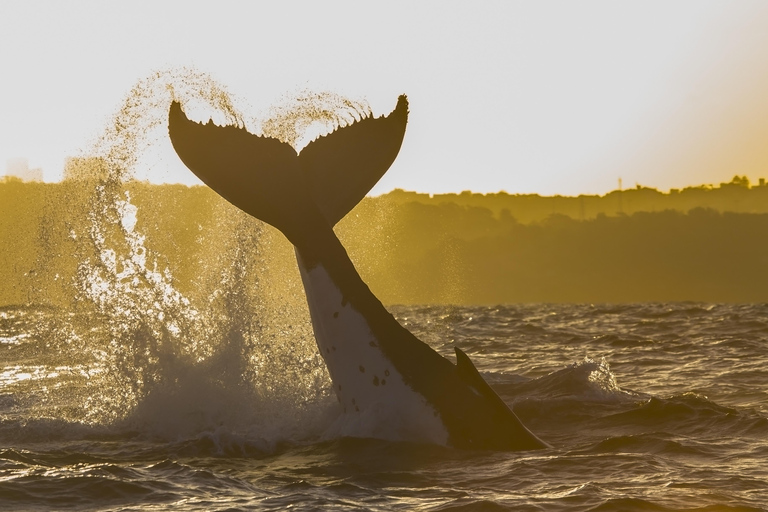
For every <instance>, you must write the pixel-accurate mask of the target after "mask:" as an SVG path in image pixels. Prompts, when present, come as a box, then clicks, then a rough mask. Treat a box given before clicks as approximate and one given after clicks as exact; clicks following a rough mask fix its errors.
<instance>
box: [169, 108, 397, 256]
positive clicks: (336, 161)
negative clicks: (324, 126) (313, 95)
mask: <svg viewBox="0 0 768 512" xmlns="http://www.w3.org/2000/svg"><path fill="white" fill-rule="evenodd" d="M407 121H408V99H407V98H406V97H405V96H400V97H399V98H398V101H397V106H396V107H395V109H394V110H393V111H392V112H391V113H390V114H389V115H387V116H382V117H378V118H375V117H373V116H368V117H365V118H363V119H361V120H359V121H357V122H354V123H352V124H350V125H347V126H343V127H340V128H338V129H336V130H335V131H333V132H331V133H329V134H328V135H325V136H322V137H319V138H318V139H316V140H314V141H312V142H310V143H309V145H307V146H306V147H305V148H304V149H303V150H302V151H301V153H299V154H297V153H296V151H295V150H294V149H293V147H291V146H290V145H289V144H287V143H284V142H281V141H279V140H277V139H274V138H271V137H262V136H258V135H253V134H251V133H249V132H248V131H247V130H246V129H245V128H241V127H237V126H217V125H215V124H213V122H212V121H208V123H206V124H201V123H197V122H194V121H191V120H189V119H188V118H187V116H186V115H185V114H184V111H183V110H182V108H181V105H180V104H179V103H178V102H176V101H174V102H173V103H172V104H171V108H170V111H169V114H168V133H169V135H170V138H171V142H172V144H173V148H174V149H175V150H176V153H177V154H178V155H179V157H180V158H181V160H182V162H184V164H185V165H186V166H187V167H188V168H189V169H190V170H191V171H192V172H193V173H195V175H196V176H197V177H198V178H200V179H201V180H202V181H203V182H204V183H205V184H206V185H208V186H209V187H211V188H212V189H213V190H215V191H216V192H217V193H219V194H220V195H221V196H223V197H224V198H225V199H227V200H228V201H229V202H231V203H232V204H234V205H235V206H237V207H238V208H240V209H242V210H244V211H245V212H247V213H249V214H250V215H253V216H254V217H256V218H258V219H261V220H263V221H265V222H267V223H269V224H271V225H273V226H274V227H276V228H277V229H279V230H280V231H282V232H283V233H284V234H285V235H286V236H287V237H288V239H289V240H291V241H292V242H293V243H294V244H295V245H298V244H299V243H300V242H301V240H303V239H304V238H305V232H306V231H307V230H308V229H311V228H312V226H316V224H315V223H316V222H322V223H324V224H327V225H328V226H331V227H332V226H334V225H335V224H336V223H337V222H338V221H339V220H341V219H342V217H344V216H345V215H346V214H347V213H348V212H349V211H350V210H351V209H352V208H354V207H355V205H356V204H357V203H358V202H360V200H361V199H362V198H363V197H364V196H365V194H367V193H368V191H369V190H370V189H371V188H372V187H373V186H374V185H375V184H376V182H378V181H379V179H380V178H381V177H382V176H383V175H384V173H385V172H386V171H387V169H389V166H390V165H392V162H394V160H395V158H396V157H397V154H398V152H399V151H400V146H401V144H402V142H403V137H404V135H405V126H406V123H407Z"/></svg>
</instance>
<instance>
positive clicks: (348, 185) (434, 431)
mask: <svg viewBox="0 0 768 512" xmlns="http://www.w3.org/2000/svg"><path fill="white" fill-rule="evenodd" d="M407 120H408V102H407V99H406V98H405V96H401V97H400V98H399V99H398V102H397V106H396V108H395V109H394V110H393V111H392V113H390V114H389V115H388V116H386V117H379V118H374V117H372V116H369V117H365V118H363V119H361V120H359V121H357V122H354V123H352V124H350V125H348V126H344V127H341V128H338V129H337V130H335V131H334V132H332V133H330V134H328V135H326V136H324V137H320V138H318V139H316V140H315V141H313V142H311V143H310V144H309V145H307V147H305V148H304V149H303V150H302V151H301V153H300V154H297V153H296V151H294V149H293V148H292V147H291V146H290V145H288V144H285V143H283V142H280V141H279V140H277V139H273V138H269V137H260V136H257V135H253V134H250V133H248V132H247V131H246V130H245V129H244V128H239V127H232V126H222V127H220V126H216V125H215V124H213V123H212V122H210V121H209V122H208V123H206V124H201V123H196V122H194V121H190V120H189V119H187V117H186V115H185V114H184V112H183V110H182V108H181V105H180V104H179V103H176V102H174V103H173V104H172V105H171V108H170V112H169V119H168V130H169V135H170V138H171V142H172V143H173V147H174V149H175V150H176V152H177V153H178V155H179V157H180V158H181V160H182V161H183V162H184V164H185V165H186V166H187V167H188V168H189V169H190V170H191V171H192V172H194V173H195V174H196V175H197V176H198V177H199V178H200V179H201V180H202V181H203V182H204V183H206V184H207V185H208V186H210V187H211V188H213V189H214V190H215V191H216V192H218V193H219V194H220V195H221V196H223V197H224V198H225V199H227V200H228V201H229V202H231V203H232V204H234V205H235V206H237V207H239V208H240V209H242V210H244V211H246V212H247V213H249V214H251V215H253V216H254V217H257V218H259V219H261V220H263V221H265V222H268V223H269V224H271V225H273V226H274V227H276V228H277V229H279V230H280V231H282V232H283V234H285V235H286V236H287V237H288V239H289V240H290V241H291V242H292V243H293V244H294V246H295V247H296V256H297V262H298V265H299V271H300V273H301V278H302V281H303V283H304V288H305V291H306V295H307V302H308V305H309V311H310V316H311V318H312V327H313V330H314V333H315V339H316V341H317V346H318V349H319V350H320V354H321V355H322V356H323V359H324V360H325V363H326V365H327V367H328V371H329V373H330V375H331V379H332V380H333V383H334V391H335V393H336V395H337V397H338V399H339V402H340V403H341V405H342V408H343V410H344V411H345V412H346V413H348V414H362V415H364V414H369V413H370V414H373V415H377V414H378V415H383V416H385V417H388V418H392V417H397V418H398V419H401V420H402V421H403V422H404V423H407V424H408V425H409V428H410V427H414V428H415V429H416V430H419V429H420V430H422V431H430V434H429V435H426V436H424V438H425V439H428V440H430V441H434V442H441V443H445V444H449V445H452V446H455V447H458V448H474V449H495V450H533V449H539V448H544V447H546V444H545V443H544V442H542V441H541V440H540V439H538V438H537V437H536V436H535V435H533V434H532V433H531V432H530V431H529V430H528V429H527V428H525V426H524V425H523V424H522V423H521V422H520V420H519V419H518V418H517V416H515V414H514V412H512V410H511V409H510V408H509V407H508V406H507V405H506V404H505V403H504V401H503V400H502V399H501V398H499V396H498V395H497V394H496V393H495V392H494V391H493V389H491V387H490V386H489V385H488V384H487V383H486V382H485V380H483V378H482V376H481V375H480V373H479V372H478V371H477V369H476V368H475V366H474V365H473V364H472V362H471V361H470V360H469V358H468V357H467V356H466V354H464V353H463V352H462V351H461V350H459V349H458V348H457V349H456V358H457V363H456V364H454V363H453V362H451V361H450V360H448V359H447V358H445V357H443V356H441V355H439V354H438V353H437V352H435V351H434V350H432V348H431V347H429V346H428V345H427V344H426V343H424V342H422V341H421V340H419V339H418V338H416V337H415V336H414V335H413V334H412V333H411V332H409V331H408V330H407V329H405V328H404V327H403V326H402V325H400V324H399V323H398V322H397V320H396V319H395V318H394V317H393V316H392V315H391V314H390V313H389V311H387V309H386V308H385V307H384V306H383V305H382V304H381V302H380V301H379V300H378V299H377V298H376V296H375V295H374V294H373V293H372V292H371V290H370V289H369V288H368V286H367V285H366V284H365V283H364V282H363V280H362V279H361V278H360V275H359V274H358V273H357V270H355V267H354V265H353V264H352V261H351V260H350V259H349V256H348V255H347V253H346V251H345V249H344V247H343V246H342V245H341V242H340V241H339V239H338V238H337V237H336V235H335V233H334V232H333V226H334V224H336V222H338V221H339V220H340V219H341V218H342V217H343V216H344V215H345V214H346V213H347V212H348V211H349V210H351V209H352V208H353V207H354V206H355V205H356V204H357V203H358V202H359V201H360V200H361V199H362V198H363V197H364V196H365V194H366V193H367V192H368V190H369V189H370V187H372V186H373V185H374V184H375V183H376V182H377V181H378V180H379V178H381V176H382V175H383V174H384V173H385V172H386V171H387V169H388V168H389V166H390V165H391V164H392V162H393V161H394V159H395V157H396V156H397V154H398V152H399V150H400V146H401V144H402V140H403V136H404V134H405V127H406V123H407Z"/></svg>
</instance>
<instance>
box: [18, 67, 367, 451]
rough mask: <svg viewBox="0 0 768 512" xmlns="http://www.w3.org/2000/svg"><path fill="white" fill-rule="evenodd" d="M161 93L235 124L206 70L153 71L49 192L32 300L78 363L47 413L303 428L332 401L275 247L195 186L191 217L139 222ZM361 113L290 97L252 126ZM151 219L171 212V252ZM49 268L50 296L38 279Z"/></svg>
mask: <svg viewBox="0 0 768 512" xmlns="http://www.w3.org/2000/svg"><path fill="white" fill-rule="evenodd" d="M172 100H178V101H181V102H182V104H183V105H184V108H185V110H187V111H188V112H192V114H193V115H195V114H198V116H199V114H200V112H202V113H203V114H202V117H206V116H211V117H212V118H213V120H214V122H216V123H217V124H236V125H239V126H245V124H246V123H245V121H244V117H243V115H242V114H241V113H240V112H238V111H237V110H236V109H235V107H234V104H233V101H232V100H231V98H230V96H229V95H228V94H227V93H226V91H225V90H224V89H223V88H222V87H221V86H219V85H218V84H216V82H215V81H214V80H213V79H212V78H211V77H210V76H208V75H205V74H202V73H199V72H196V71H194V70H189V69H181V70H174V71H163V72H158V73H155V74H153V75H152V76H150V77H148V78H146V79H144V80H141V81H140V82H138V84H137V85H136V86H135V87H134V88H133V89H132V90H131V91H130V93H129V94H128V96H127V98H126V99H125V101H124V102H123V104H122V106H121V107H120V109H119V110H118V112H117V114H116V115H115V116H114V118H113V120H112V121H111V123H110V124H109V126H108V127H107V129H106V130H105V132H104V134H103V135H102V136H101V137H100V138H99V139H98V140H97V141H96V142H95V143H94V144H93V147H92V148H91V149H90V150H88V151H87V152H85V153H84V155H86V156H81V158H80V160H79V162H80V168H79V169H78V173H77V175H76V176H75V177H76V179H71V180H69V181H67V182H65V183H64V184H63V185H64V187H63V188H62V190H63V191H60V192H58V195H57V196H52V197H50V198H49V201H48V210H47V211H46V212H45V213H44V218H43V222H41V236H40V243H41V245H42V246H44V247H43V249H44V250H42V251H41V252H40V255H41V256H40V258H39V260H40V261H38V263H37V265H36V268H37V269H38V270H39V272H37V273H35V274H34V275H33V277H32V279H35V280H36V282H37V283H38V285H39V286H36V287H33V288H34V289H35V290H37V292H36V293H35V294H34V296H33V297H31V302H37V303H49V304H55V305H57V306H59V307H62V308H63V309H64V310H65V311H67V312H68V314H67V315H62V316H61V318H62V320H61V321H59V322H58V323H57V325H55V326H51V325H47V326H46V327H45V328H44V330H45V332H47V334H46V335H45V336H47V343H48V344H53V345H55V346H56V347H57V349H58V350H59V352H68V353H71V354H73V357H74V358H76V359H79V360H80V362H81V363H82V364H83V365H84V368H85V369H84V370H83V379H82V387H80V388H79V389H77V390H72V389H70V390H68V392H69V393H70V394H71V395H72V396H76V397H77V399H74V400H71V403H72V406H71V407H69V408H68V409H67V412H66V414H64V413H63V412H62V411H47V414H49V415H53V416H56V415H59V416H65V417H66V418H67V419H68V420H71V421H81V422H86V423H90V424H107V423H108V424H112V425H114V424H125V425H126V426H127V427H128V428H138V429H141V430H148V431H151V432H153V433H154V434H157V435H161V436H163V437H175V436H189V435H196V434H199V433H200V432H206V431H215V430H220V429H222V428H224V429H227V430H228V431H230V432H246V433H249V435H251V434H252V437H253V436H255V437H257V438H259V439H261V440H263V441H266V442H267V443H271V442H276V441H278V440H279V439H280V438H281V437H283V436H292V437H293V438H296V437H297V436H298V437H299V438H300V437H302V435H303V436H305V437H306V436H313V435H317V434H319V432H320V431H319V430H318V429H319V428H320V427H318V426H317V421H318V420H317V419H316V418H324V417H325V416H327V414H325V413H327V412H328V411H329V410H331V409H333V407H334V406H332V405H330V404H331V402H332V401H331V400H330V396H329V389H330V386H329V382H330V381H329V378H328V375H327V371H326V369H325V366H324V364H323V362H322V359H321V358H320V356H319V354H318V353H317V350H316V347H315V343H314V339H313V336H312V332H311V326H310V323H309V320H308V312H307V309H306V303H305V300H304V295H303V290H302V288H301V283H300V280H299V279H298V275H297V272H296V270H295V268H294V267H295V265H294V263H293V256H292V254H291V253H292V251H291V247H290V245H289V244H288V242H287V241H285V240H284V239H283V238H282V236H281V235H280V234H279V233H277V232H276V231H275V230H273V229H272V228H270V227H268V226H265V225H264V224H262V223H261V222H260V221H257V220H256V219H253V218H250V217H249V216H247V215H246V214H244V213H243V212H241V211H239V210H237V209H235V208H234V207H232V206H231V205H229V204H227V203H226V202H224V201H223V200H221V199H220V198H218V197H216V196H215V195H214V194H212V193H209V192H210V191H208V190H207V189H203V190H201V192H200V193H198V194H197V198H196V199H195V200H196V201H197V206H198V207H199V208H198V209H199V211H201V212H202V213H201V216H200V217H198V218H196V219H188V220H187V219H174V218H172V217H171V218H169V216H168V213H167V212H166V214H165V215H162V216H160V219H161V220H160V221H159V222H161V224H159V225H157V226H155V229H154V231H153V230H152V227H153V226H152V221H154V220H155V219H150V218H147V217H145V211H147V214H146V215H147V216H149V215H151V213H150V212H153V211H154V212H157V209H158V208H164V207H165V205H158V204H157V201H160V200H161V198H152V197H147V193H146V191H145V190H144V189H143V188H142V185H141V183H139V182H136V181H133V179H132V178H133V176H134V175H135V170H136V168H137V166H139V165H140V163H141V161H142V158H143V154H144V153H146V152H147V151H151V150H152V148H153V147H155V146H156V145H157V144H166V145H167V144H169V143H168V141H167V133H166V132H165V130H166V126H165V122H166V119H167V112H168V107H169V105H170V102H171V101H172ZM369 113H370V110H369V109H368V107H367V106H366V105H364V104H362V103H360V102H352V101H349V100H345V99H344V98H341V97H339V96H336V95H333V94H330V93H321V94H314V95H312V94H309V93H303V94H302V95H300V96H298V97H297V98H294V99H289V100H286V104H285V105H283V106H280V107H275V108H274V109H273V110H272V111H271V114H272V118H271V119H267V120H266V121H264V122H263V123H262V127H263V130H264V132H265V133H268V134H269V135H272V136H278V137H279V138H281V139H283V140H286V141H288V142H290V143H292V144H297V143H299V142H300V141H301V140H302V137H304V134H305V132H307V130H308V129H315V132H316V133H319V132H317V126H321V128H322V130H325V131H330V130H332V129H334V128H335V127H337V126H340V125H342V124H344V123H348V122H351V121H353V120H355V119H359V118H360V117H362V116H365V115H368V114H369ZM318 123H319V124H318ZM312 127H314V128H312ZM170 213H172V211H171V212H170ZM163 221H165V222H176V223H184V222H185V221H186V222H188V224H189V225H188V226H187V227H188V229H187V230H188V231H192V232H193V233H194V236H190V239H189V240H188V241H187V242H189V243H184V244H182V243H178V242H176V241H174V240H172V241H170V244H165V246H168V245H170V246H172V247H177V248H178V251H177V252H178V255H176V256H174V255H172V254H167V253H165V254H164V253H163V252H162V251H158V250H153V244H154V245H155V246H158V245H162V244H159V242H157V240H162V237H163V236H167V235H165V233H164V230H163V226H162V222H163ZM148 232H151V235H152V236H149V237H148V234H147V233H148ZM54 272H55V280H56V281H57V282H58V283H59V287H58V288H56V289H55V290H54V288H51V287H49V286H48V285H47V282H48V281H49V280H50V279H51V278H52V277H53V273H54ZM42 330H43V328H41V332H42ZM78 354H79V355H78ZM83 354H87V357H86V356H83ZM62 392H63V391H62ZM323 411H325V413H324V412H323ZM318 412H320V414H318ZM309 418H315V419H313V420H311V421H310V420H309ZM296 429H303V434H301V433H299V434H296V432H292V430H294V431H295V430H296Z"/></svg>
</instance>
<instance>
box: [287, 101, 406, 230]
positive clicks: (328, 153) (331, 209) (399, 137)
mask: <svg viewBox="0 0 768 512" xmlns="http://www.w3.org/2000/svg"><path fill="white" fill-rule="evenodd" d="M407 122H408V99H407V98H406V97H405V95H403V96H400V97H399V98H398V100H397V106H396V107H395V109H394V110H393V111H392V112H391V113H390V114H389V115H388V116H386V117H384V116H382V117H378V118H374V117H367V118H365V119H362V120H360V121H357V122H355V123H352V124H351V125H348V126H345V127H343V128H339V129H338V130H336V131H334V132H332V133H330V134H328V135H326V136H323V137H320V138H318V139H316V140H314V141H312V142H311V143H310V144H309V145H307V147H305V148H304V149H303V150H302V151H301V153H300V154H299V163H300V165H301V169H302V171H303V172H304V175H305V177H306V180H307V183H308V186H309V190H310V193H311V195H312V197H313V199H314V201H315V204H317V207H318V208H319V209H320V211H321V212H322V213H323V216H324V217H325V219H326V220H327V221H328V223H329V224H330V225H331V226H333V225H335V224H336V223H337V222H338V221H339V220H341V219H342V218H343V217H344V216H345V215H346V214H347V212H349V211H350V210H351V209H352V208H354V207H355V205H356V204H357V203H359V202H360V200H362V199H363V197H365V194H367V193H368V191H369V190H371V188H373V186H374V185H375V184H376V183H377V182H378V181H379V179H380V178H381V177H382V176H383V175H384V173H385V172H387V169H389V167H390V166H391V165H392V162H394V161H395V158H397V154H398V152H399V151H400V146H401V145H402V143H403V137H404V136H405V126H406V124H407Z"/></svg>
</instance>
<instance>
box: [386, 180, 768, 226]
mask: <svg viewBox="0 0 768 512" xmlns="http://www.w3.org/2000/svg"><path fill="white" fill-rule="evenodd" d="M382 197H384V198H386V199H387V200H389V201H393V202H395V203H397V204H403V203H411V202H418V203H422V204H429V205H438V204H442V203H452V204H456V205H459V206H474V207H478V208H487V209H489V210H491V211H492V212H493V213H494V215H501V214H503V213H506V214H507V215H510V216H512V217H514V218H515V219H516V220H517V221H518V222H522V223H524V224H527V223H530V222H539V221H542V220H545V219H546V218H547V217H549V216H550V215H567V216H568V217H571V218H572V219H577V220H589V219H594V218H596V217H597V216H598V215H601V214H603V215H609V216H610V215H621V214H627V215H632V214H633V213H637V212H661V211H665V210H676V211H680V212H688V211H690V210H693V209H694V208H711V209H713V210H717V211H719V212H739V213H768V186H767V185H766V183H765V180H763V179H761V180H760V182H759V183H757V184H755V185H752V186H751V185H750V182H749V179H747V178H746V177H745V176H734V177H733V179H732V180H731V181H730V182H729V183H721V184H720V185H718V186H713V185H700V186H696V187H687V188H684V189H682V190H679V189H672V190H670V191H669V192H668V193H664V192H660V191H659V190H656V189H655V188H650V187H642V186H640V185H637V186H635V187H634V188H629V189H624V190H614V191H613V192H610V193H608V194H605V195H603V196H599V195H580V196H573V197H569V196H539V195H537V194H507V193H506V192H498V193H495V194H478V193H473V192H469V191H465V192H462V193H460V194H434V195H430V194H421V193H417V192H406V191H404V190H394V191H392V192H390V193H389V194H386V195H384V196H382Z"/></svg>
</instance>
